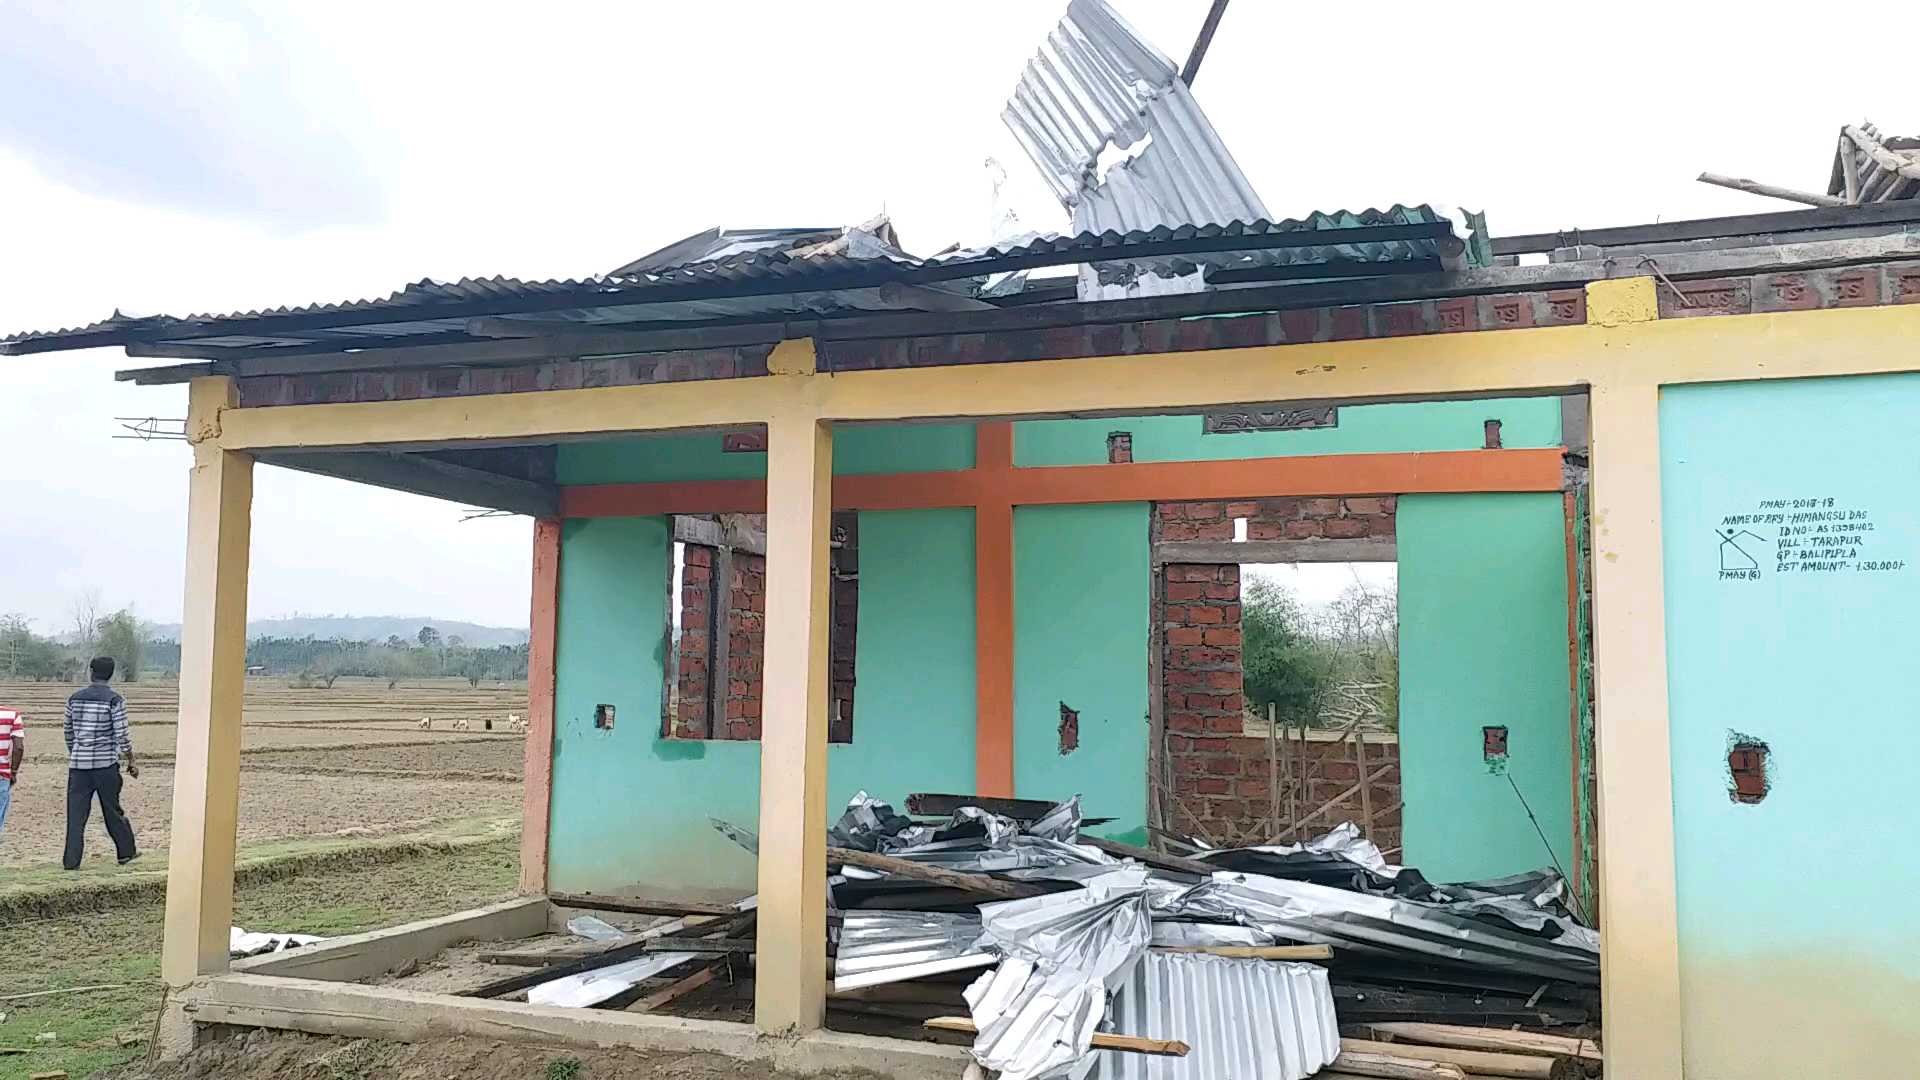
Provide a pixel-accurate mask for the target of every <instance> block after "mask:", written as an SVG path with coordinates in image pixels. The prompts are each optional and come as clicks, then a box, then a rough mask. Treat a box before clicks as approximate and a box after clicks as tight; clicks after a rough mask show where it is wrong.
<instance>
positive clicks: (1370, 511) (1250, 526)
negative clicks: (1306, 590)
mask: <svg viewBox="0 0 1920 1080" xmlns="http://www.w3.org/2000/svg"><path fill="white" fill-rule="evenodd" d="M1398 502H1399V500H1398V498H1397V497H1396V496H1393V495H1350V496H1347V497H1345V498H1331V497H1328V498H1305V497H1286V498H1273V499H1235V500H1232V501H1219V502H1180V503H1159V504H1157V506H1156V509H1155V512H1154V523H1153V524H1154V529H1153V534H1154V536H1153V538H1154V539H1155V540H1156V541H1180V540H1231V539H1233V528H1234V526H1233V523H1234V520H1235V519H1237V518H1245V519H1247V539H1248V540H1314V539H1327V540H1357V539H1359V538H1361V537H1368V536H1383V537H1391V536H1392V535H1393V534H1394V512H1395V509H1396V508H1397V505H1398Z"/></svg>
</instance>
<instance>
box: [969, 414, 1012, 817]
mask: <svg viewBox="0 0 1920 1080" xmlns="http://www.w3.org/2000/svg"><path fill="white" fill-rule="evenodd" d="M973 464H974V469H975V470H976V471H977V472H978V473H981V474H998V475H1005V474H1007V473H1009V472H1011V471H1012V469H1013V425H1012V424H1008V423H990V424H981V425H979V427H978V428H976V429H975V433H974V463H973ZM1005 490H1006V486H1005V485H1004V484H999V483H993V482H991V481H989V482H987V483H984V484H982V485H981V494H980V501H979V503H978V504H977V505H975V507H974V517H973V530H974V563H975V566H974V698H975V709H976V714H975V715H976V719H975V727H974V751H973V752H974V767H973V768H974V791H975V793H976V794H980V795H992V796H997V797H1001V798H1012V797H1013V792H1014V788H1013V504H1012V503H1011V502H1009V501H1008V500H1007V497H1006V495H1005Z"/></svg>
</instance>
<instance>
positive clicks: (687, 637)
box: [673, 544, 714, 739]
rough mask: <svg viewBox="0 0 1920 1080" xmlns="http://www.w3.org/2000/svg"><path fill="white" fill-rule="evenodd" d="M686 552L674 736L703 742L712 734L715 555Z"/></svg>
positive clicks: (693, 547) (690, 548) (694, 548)
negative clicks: (710, 686) (710, 694)
mask: <svg viewBox="0 0 1920 1080" xmlns="http://www.w3.org/2000/svg"><path fill="white" fill-rule="evenodd" d="M685 550H686V561H685V564H684V565H683V566H682V567H681V568H680V637H679V639H678V640H677V641H675V642H674V652H675V655H676V656H677V657H678V658H679V665H680V670H679V672H678V685H677V686H676V687H675V690H676V696H677V697H678V701H677V702H676V704H675V712H674V718H673V719H674V726H673V734H674V736H675V737H676V738H682V739H703V738H706V736H707V733H708V732H709V731H710V730H712V729H711V726H710V725H711V719H710V718H709V716H708V715H707V714H708V712H709V709H708V696H707V692H708V682H707V679H708V674H709V673H708V667H709V664H710V662H711V660H712V655H711V650H710V648H709V645H710V643H711V638H712V635H711V633H710V627H711V619H712V612H713V555H714V551H713V549H712V548H710V547H701V546H700V545H698V544H688V545H687V546H686V549H685Z"/></svg>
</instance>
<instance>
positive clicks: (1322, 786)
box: [1167, 731, 1400, 857]
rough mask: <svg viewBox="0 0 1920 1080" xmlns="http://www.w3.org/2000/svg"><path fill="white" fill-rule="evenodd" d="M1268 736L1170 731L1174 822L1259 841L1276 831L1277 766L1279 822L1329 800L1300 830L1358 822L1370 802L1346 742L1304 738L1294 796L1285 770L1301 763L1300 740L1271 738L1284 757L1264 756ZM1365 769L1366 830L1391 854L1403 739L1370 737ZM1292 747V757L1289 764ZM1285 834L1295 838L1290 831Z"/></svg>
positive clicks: (1231, 839)
mask: <svg viewBox="0 0 1920 1080" xmlns="http://www.w3.org/2000/svg"><path fill="white" fill-rule="evenodd" d="M1270 744H1273V740H1271V739H1268V738H1267V737H1266V736H1264V735H1225V736H1223V735H1179V734H1174V733H1173V732H1172V731H1169V732H1168V734H1167V749H1168V752H1169V755H1170V757H1171V761H1172V765H1173V775H1174V793H1175V797H1174V799H1173V815H1172V816H1173V829H1174V831H1175V832H1178V833H1181V834H1183V835H1187V836H1196V837H1204V838H1206V839H1209V840H1211V841H1212V842H1214V843H1217V844H1250V843H1263V842H1266V841H1267V840H1269V839H1270V838H1271V834H1272V833H1273V831H1274V830H1273V822H1274V821H1275V818H1274V817H1273V812H1274V807H1273V801H1272V800H1273V794H1272V793H1273V789H1274V785H1273V783H1272V779H1273V774H1274V772H1276V771H1277V772H1278V773H1279V774H1280V778H1281V779H1280V796H1281V806H1280V808H1279V817H1278V822H1279V825H1280V827H1281V829H1282V830H1284V829H1285V827H1286V825H1287V824H1288V823H1289V822H1290V821H1292V820H1293V818H1294V816H1295V815H1296V814H1297V815H1299V816H1302V817H1305V816H1306V815H1308V814H1311V813H1313V812H1314V811H1315V810H1318V809H1320V807H1321V806H1322V805H1323V804H1325V803H1327V802H1329V801H1331V800H1335V799H1338V800H1339V801H1338V802H1336V803H1335V804H1334V806H1333V808H1332V809H1330V810H1327V811H1326V812H1324V813H1322V814H1320V815H1319V816H1318V817H1315V818H1313V819H1312V820H1311V821H1309V822H1308V823H1307V826H1306V828H1304V829H1302V830H1301V833H1302V834H1304V835H1303V836H1302V837H1300V838H1302V839H1311V838H1312V837H1315V836H1318V835H1320V834H1321V833H1323V832H1325V831H1327V830H1328V829H1330V828H1332V827H1333V826H1335V825H1338V824H1339V823H1341V822H1343V821H1352V822H1355V823H1359V822H1361V821H1363V820H1364V814H1365V811H1366V809H1367V807H1366V800H1363V799H1362V797H1361V795H1360V792H1359V791H1358V790H1357V789H1356V785H1357V784H1358V783H1359V776H1360V766H1359V763H1358V762H1357V761H1356V760H1354V746H1353V744H1352V743H1351V742H1346V743H1335V742H1332V741H1330V740H1329V741H1322V740H1319V739H1309V740H1308V741H1307V742H1306V744H1305V756H1306V759H1307V762H1308V765H1307V769H1306V781H1305V783H1304V785H1303V787H1302V790H1301V791H1300V792H1299V793H1298V798H1297V799H1296V798H1295V793H1294V792H1293V790H1292V787H1291V784H1290V778H1291V777H1292V776H1293V775H1294V771H1295V770H1297V769H1298V768H1299V766H1298V761H1299V758H1300V756H1301V753H1302V751H1301V741H1300V740H1299V739H1298V738H1297V737H1294V738H1282V739H1281V740H1279V742H1278V744H1277V745H1272V751H1273V753H1274V756H1275V758H1277V759H1278V760H1279V761H1280V762H1281V764H1280V766H1279V768H1278V769H1277V770H1276V769H1275V768H1274V767H1273V765H1272V764H1271V763H1270V762H1269V760H1268V753H1269V745H1270ZM1366 753H1367V764H1368V771H1369V772H1370V773H1373V774H1375V776H1374V781H1373V789H1372V790H1371V791H1370V792H1368V794H1367V797H1366V798H1367V800H1371V803H1372V809H1373V814H1374V816H1373V828H1372V830H1371V831H1370V832H1369V833H1368V838H1369V839H1371V840H1372V841H1373V842H1374V843H1376V844H1378V845H1380V848H1381V850H1383V851H1387V852H1389V857H1393V855H1394V854H1395V853H1397V849H1398V848H1399V847H1400V744H1399V743H1398V742H1397V741H1395V742H1368V743H1367V745H1366ZM1289 755H1291V764H1289ZM1289 839H1294V838H1293V837H1289Z"/></svg>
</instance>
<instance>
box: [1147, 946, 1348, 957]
mask: <svg viewBox="0 0 1920 1080" xmlns="http://www.w3.org/2000/svg"><path fill="white" fill-rule="evenodd" d="M1154 948H1155V949H1157V950H1159V951H1160V952H1177V953H1204V954H1205V955H1207V956H1230V957H1233V958H1235V959H1239V960H1331V959H1332V958H1333V946H1331V945H1155V946H1154Z"/></svg>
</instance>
